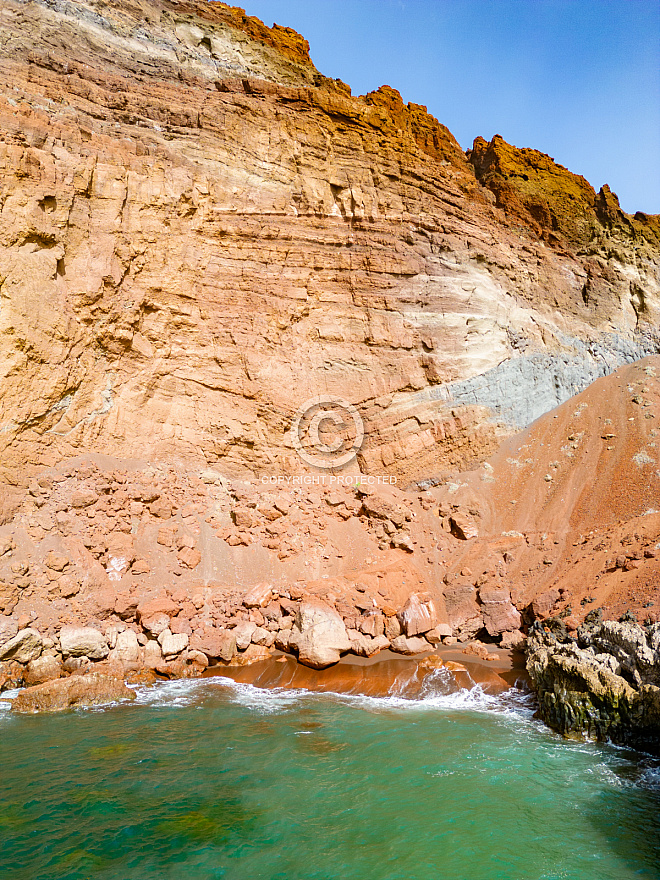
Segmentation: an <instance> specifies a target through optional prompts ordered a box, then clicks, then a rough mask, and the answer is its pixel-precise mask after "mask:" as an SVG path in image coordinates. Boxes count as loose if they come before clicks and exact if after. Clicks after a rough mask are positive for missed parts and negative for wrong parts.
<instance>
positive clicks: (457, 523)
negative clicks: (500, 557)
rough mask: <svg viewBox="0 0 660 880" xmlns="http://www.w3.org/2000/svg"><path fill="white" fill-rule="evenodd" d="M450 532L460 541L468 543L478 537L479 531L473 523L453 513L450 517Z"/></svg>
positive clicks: (465, 517)
mask: <svg viewBox="0 0 660 880" xmlns="http://www.w3.org/2000/svg"><path fill="white" fill-rule="evenodd" d="M450 525H451V532H452V534H453V535H455V537H457V538H460V540H461V541H469V540H471V539H472V538H478V537H479V530H478V529H477V527H476V525H475V524H474V522H473V521H472V520H471V519H470V518H469V517H467V516H465V515H464V514H460V513H453V514H452V515H451V517H450Z"/></svg>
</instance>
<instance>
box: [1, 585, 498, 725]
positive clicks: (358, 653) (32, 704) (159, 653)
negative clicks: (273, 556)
mask: <svg viewBox="0 0 660 880" xmlns="http://www.w3.org/2000/svg"><path fill="white" fill-rule="evenodd" d="M496 598H497V597H496ZM121 610H122V616H123V617H124V618H125V622H124V621H118V622H116V623H112V624H110V625H107V626H106V627H105V629H103V630H102V629H100V628H97V627H95V626H76V625H74V626H63V627H61V628H60V630H59V632H58V633H57V634H56V636H55V637H54V638H51V637H49V636H44V635H42V634H41V633H40V632H39V631H38V630H37V629H35V628H34V627H31V626H25V627H23V628H21V629H19V627H18V623H17V622H16V621H14V620H13V619H12V618H8V617H5V618H3V619H2V624H1V630H0V692H1V691H6V690H9V689H15V688H21V687H23V688H26V690H25V691H23V692H22V693H21V696H20V697H19V698H18V699H17V700H16V701H15V703H14V709H15V710H16V711H26V712H32V711H48V710H57V709H63V708H68V707H70V706H72V705H86V704H90V705H97V704H98V703H100V702H104V701H114V700H116V699H119V698H126V697H129V698H130V696H129V693H127V689H126V688H125V686H124V685H123V682H124V680H125V681H127V682H129V683H136V682H149V681H156V680H158V679H161V680H162V679H174V678H195V677H199V676H201V675H202V674H203V673H204V672H205V670H207V669H212V670H213V671H215V672H216V673H217V672H221V671H223V670H228V669H232V668H234V669H235V668H241V667H245V666H249V665H252V664H257V663H260V662H263V661H267V660H270V659H271V658H272V657H273V655H274V654H285V655H289V656H291V657H292V658H293V659H295V660H296V661H297V663H298V664H301V665H303V666H305V667H308V668H310V669H313V670H323V669H326V668H328V667H330V666H334V665H335V664H337V663H338V662H339V660H340V658H341V657H342V656H353V657H355V658H374V657H376V655H378V654H380V653H382V652H385V651H387V652H388V654H393V655H398V656H401V657H410V658H419V657H420V656H424V655H427V654H429V653H431V652H433V651H435V650H436V649H437V647H438V646H440V645H444V646H445V647H448V646H451V645H453V644H456V641H457V640H456V638H454V637H453V636H452V629H451V627H450V626H449V625H448V624H446V623H442V622H441V621H440V615H439V612H438V609H437V607H436V604H435V602H434V600H433V598H432V597H431V596H430V595H429V594H428V593H413V594H411V595H410V596H409V597H408V599H407V600H406V602H405V603H404V604H403V606H402V607H401V608H400V609H399V610H398V611H396V610H395V609H394V607H391V606H385V608H384V609H383V610H381V609H366V610H361V609H359V608H352V609H343V611H344V614H343V615H342V614H340V613H339V611H338V610H337V608H336V607H335V606H334V605H331V604H329V603H328V602H325V601H323V600H322V599H320V598H318V597H316V596H313V595H309V594H305V593H304V591H303V590H302V589H299V588H296V587H291V588H286V589H281V590H278V589H276V588H274V587H273V586H272V585H270V584H268V583H261V584H257V585H255V586H254V587H253V588H252V589H250V590H249V591H248V592H247V593H246V594H245V595H244V596H243V598H242V600H241V601H240V603H238V602H237V603H235V605H234V606H233V607H232V608H231V610H230V613H229V615H228V617H227V618H226V623H225V625H224V626H222V627H218V626H212V625H209V626H207V627H198V628H197V629H195V630H193V631H191V634H190V635H189V634H188V632H186V631H185V630H186V629H190V627H189V626H186V624H187V623H188V619H187V618H185V617H184V618H183V619H181V618H180V616H179V612H180V609H179V608H178V607H177V605H176V603H175V602H174V601H173V600H172V598H170V596H168V595H167V594H165V595H163V596H161V597H160V598H155V599H154V598H151V599H147V600H144V601H143V602H141V603H139V604H138V603H136V604H135V607H133V606H130V607H127V608H122V609H121ZM117 616H118V615H117ZM465 651H466V652H467V653H469V654H471V655H472V656H473V657H475V658H476V657H480V658H482V659H485V660H489V661H493V660H497V659H498V657H497V655H496V654H493V653H491V650H490V649H489V647H487V646H485V645H483V644H481V643H479V642H477V643H471V644H470V645H469V646H467V647H466V648H465ZM73 678H75V679H76V680H77V682H76V684H75V685H74V684H72V683H71V680H72V679H73ZM81 680H84V681H86V682H87V688H85V686H84V685H83V684H81V683H80V682H81Z"/></svg>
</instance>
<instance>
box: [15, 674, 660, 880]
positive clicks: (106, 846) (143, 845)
mask: <svg viewBox="0 0 660 880" xmlns="http://www.w3.org/2000/svg"><path fill="white" fill-rule="evenodd" d="M0 843H1V846H0V877H1V878H3V880H4V878H5V877H6V878H13V880H64V878H76V880H83V878H84V880H86V878H94V880H97V878H98V880H143V878H149V880H188V878H194V880H206V878H209V880H210V878H219V877H222V878H231V880H255V878H267V880H275V878H278V880H299V878H305V880H307V878H319V880H352V878H356V880H357V878H359V880H395V878H397V880H399V878H400V880H431V878H436V880H437V878H440V880H505V878H507V880H508V878H510V880H536V878H548V880H550V878H553V880H554V878H570V880H609V878H611V880H626V878H659V877H660V771H659V767H658V764H657V762H656V763H654V762H652V761H651V759H645V758H644V757H643V756H639V755H636V754H634V753H631V752H626V751H622V750H616V749H613V748H609V747H602V746H596V745H593V744H588V743H584V744H583V743H567V742H565V741H563V740H561V739H560V738H558V737H556V736H554V735H553V734H550V733H548V732H547V731H545V730H544V729H543V728H542V727H540V726H539V725H538V724H537V723H536V722H535V721H533V720H532V719H531V712H530V710H529V709H528V708H526V706H525V705H524V701H521V700H520V699H519V698H513V697H505V698H492V697H490V698H488V697H484V696H483V695H481V694H480V693H479V691H478V690H475V691H474V692H471V693H462V694H458V695H457V694H453V695H452V694H449V695H447V694H446V693H445V694H443V693H442V688H438V689H437V691H436V692H434V691H433V690H432V689H431V690H429V691H428V693H427V695H426V697H425V698H423V699H421V700H419V701H409V700H404V699H401V698H390V699H368V698H359V697H338V696H333V695H314V694H305V693H300V692H295V693H277V692H267V691H258V690H256V689H255V688H251V687H249V686H246V685H232V686H231V687H230V686H228V685H225V686H218V685H217V684H213V683H209V681H208V680H206V681H204V682H174V683H171V684H167V685H162V686H158V687H156V688H152V689H148V690H147V689H145V690H144V691H141V692H140V696H139V703H138V704H133V705H125V706H113V707H110V708H108V709H106V710H103V711H101V710H95V711H79V712H74V713H67V714H61V715H54V716H50V717H47V716H41V717H14V716H11V715H10V714H9V713H8V712H7V711H6V708H5V709H2V708H0Z"/></svg>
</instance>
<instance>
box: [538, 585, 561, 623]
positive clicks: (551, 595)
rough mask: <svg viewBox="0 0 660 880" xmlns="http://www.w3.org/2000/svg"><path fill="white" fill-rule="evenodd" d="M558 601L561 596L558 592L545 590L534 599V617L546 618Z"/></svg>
mask: <svg viewBox="0 0 660 880" xmlns="http://www.w3.org/2000/svg"><path fill="white" fill-rule="evenodd" d="M560 599H561V595H560V593H559V590H555V589H551V590H546V591H545V592H544V593H541V595H540V596H537V597H536V598H535V599H534V601H533V602H532V611H533V612H534V614H535V616H536V617H541V618H542V617H548V615H549V614H551V613H552V610H553V608H554V607H555V605H556V604H557V602H559V600H560Z"/></svg>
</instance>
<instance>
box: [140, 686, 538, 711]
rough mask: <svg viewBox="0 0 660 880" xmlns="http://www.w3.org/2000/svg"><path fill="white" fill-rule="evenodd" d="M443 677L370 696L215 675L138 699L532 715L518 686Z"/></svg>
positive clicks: (150, 690)
mask: <svg viewBox="0 0 660 880" xmlns="http://www.w3.org/2000/svg"><path fill="white" fill-rule="evenodd" d="M429 678H431V677H429ZM439 678H440V680H439V681H437V684H438V685H439V688H438V689H437V690H434V688H433V682H432V681H429V682H427V683H426V687H425V689H424V690H423V692H422V693H421V694H419V695H416V696H406V695H405V693H393V694H389V695H387V696H368V695H366V694H344V693H336V692H334V691H326V692H318V691H308V690H305V689H302V688H291V689H288V688H260V687H257V686H255V685H252V684H244V683H242V682H236V681H234V680H233V679H231V678H224V677H222V676H218V677H215V678H213V679H208V678H207V679H183V680H178V681H170V682H166V683H163V684H156V685H151V686H148V687H145V686H138V687H136V688H135V690H136V694H137V700H136V702H137V703H138V704H141V705H146V706H191V705H194V704H199V703H200V702H202V701H204V700H206V699H208V698H211V697H213V696H214V695H215V696H217V695H218V693H219V692H222V693H224V695H225V696H227V697H229V699H231V700H232V701H233V702H235V703H238V704H240V705H241V706H243V707H245V708H246V709H249V710H251V711H253V712H255V713H258V714H260V715H270V714H281V713H284V712H289V711H292V710H294V709H296V708H297V707H299V706H300V704H301V703H303V702H309V701H312V700H313V701H318V700H322V701H323V700H328V701H331V702H333V703H341V704H343V705H346V706H351V707H354V708H359V709H363V710H368V711H372V712H379V711H387V712H392V711H397V712H410V711H415V712H419V711H424V712H428V711H435V712H438V711H443V712H444V711H454V712H455V711H468V712H488V713H495V714H499V715H507V716H511V717H516V718H519V719H523V718H524V719H525V720H527V719H529V718H530V717H531V714H532V708H531V701H532V699H533V698H532V697H531V695H530V694H523V693H521V692H520V691H517V690H515V689H511V690H510V691H506V692H505V693H504V694H498V695H494V694H488V693H486V692H485V691H484V690H483V689H482V687H481V686H480V685H478V684H477V685H474V687H472V688H463V689H461V690H458V691H452V692H449V693H448V692H446V691H447V682H446V681H444V679H442V678H441V677H439Z"/></svg>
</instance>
